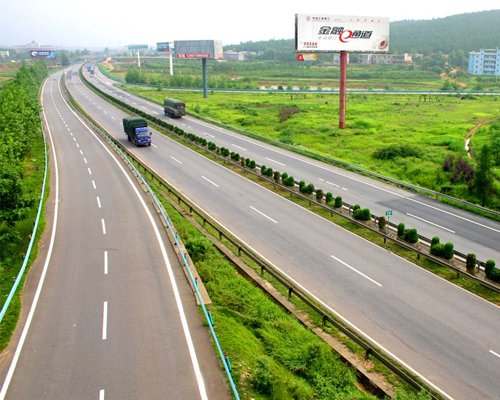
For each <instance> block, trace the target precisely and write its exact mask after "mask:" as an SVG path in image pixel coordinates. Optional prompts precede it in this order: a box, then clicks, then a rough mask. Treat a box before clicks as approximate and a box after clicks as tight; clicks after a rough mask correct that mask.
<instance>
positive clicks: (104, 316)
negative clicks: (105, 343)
mask: <svg viewBox="0 0 500 400" xmlns="http://www.w3.org/2000/svg"><path fill="white" fill-rule="evenodd" d="M107 337H108V302H107V301H105V302H104V306H103V310H102V340H106V339H107Z"/></svg>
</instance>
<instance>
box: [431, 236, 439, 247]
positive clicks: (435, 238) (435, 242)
mask: <svg viewBox="0 0 500 400" xmlns="http://www.w3.org/2000/svg"><path fill="white" fill-rule="evenodd" d="M435 244H439V238H438V237H437V236H434V237H433V238H432V240H431V247H432V246H434V245H435Z"/></svg>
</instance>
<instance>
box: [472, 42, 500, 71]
mask: <svg viewBox="0 0 500 400" xmlns="http://www.w3.org/2000/svg"><path fill="white" fill-rule="evenodd" d="M467 72H468V73H469V74H471V75H486V76H498V75H500V50H499V49H498V48H497V49H494V50H491V49H490V50H487V49H483V50H480V51H479V52H477V51H471V52H470V53H469V66H468V68H467Z"/></svg>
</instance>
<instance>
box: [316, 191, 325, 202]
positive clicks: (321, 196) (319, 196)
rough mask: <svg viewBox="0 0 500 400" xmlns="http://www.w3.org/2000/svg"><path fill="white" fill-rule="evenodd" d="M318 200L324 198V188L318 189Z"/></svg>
mask: <svg viewBox="0 0 500 400" xmlns="http://www.w3.org/2000/svg"><path fill="white" fill-rule="evenodd" d="M316 200H318V201H321V200H323V190H322V189H316Z"/></svg>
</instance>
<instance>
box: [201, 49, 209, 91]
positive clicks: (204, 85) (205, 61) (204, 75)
mask: <svg viewBox="0 0 500 400" xmlns="http://www.w3.org/2000/svg"><path fill="white" fill-rule="evenodd" d="M201 65H202V68H203V98H205V99H206V98H207V97H208V93H207V59H206V58H202V59H201Z"/></svg>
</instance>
